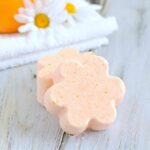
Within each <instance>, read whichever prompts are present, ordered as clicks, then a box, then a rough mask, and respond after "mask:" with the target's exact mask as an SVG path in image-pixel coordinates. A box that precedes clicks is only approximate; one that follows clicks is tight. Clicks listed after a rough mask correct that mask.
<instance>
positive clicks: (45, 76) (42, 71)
mask: <svg viewBox="0 0 150 150" xmlns="http://www.w3.org/2000/svg"><path fill="white" fill-rule="evenodd" d="M90 55H93V53H91V52H86V53H82V54H81V53H79V52H78V51H77V50H75V49H71V48H68V49H63V50H61V51H60V52H59V53H58V54H57V55H55V56H45V57H43V58H41V59H40V60H39V61H38V64H37V68H38V73H37V99H38V101H39V102H40V103H41V104H42V105H43V97H44V94H45V92H46V91H47V89H48V88H50V87H51V86H52V85H53V80H52V78H51V76H52V74H53V72H54V71H55V70H56V68H57V67H58V66H59V65H60V64H61V63H62V62H64V61H65V60H69V59H75V60H78V61H79V62H81V63H84V62H86V61H87V60H88V59H89V57H90Z"/></svg>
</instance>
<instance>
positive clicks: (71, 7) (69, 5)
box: [65, 3, 76, 14]
mask: <svg viewBox="0 0 150 150" xmlns="http://www.w3.org/2000/svg"><path fill="white" fill-rule="evenodd" d="M65 10H66V11H67V12H68V13H69V14H74V13H76V6H75V5H74V4H72V3H67V4H66V7H65Z"/></svg>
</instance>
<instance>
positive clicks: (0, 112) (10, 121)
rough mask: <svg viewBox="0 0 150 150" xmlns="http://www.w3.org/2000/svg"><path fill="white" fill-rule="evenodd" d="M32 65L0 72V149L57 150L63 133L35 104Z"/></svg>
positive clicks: (33, 69)
mask: <svg viewBox="0 0 150 150" xmlns="http://www.w3.org/2000/svg"><path fill="white" fill-rule="evenodd" d="M34 74H35V64H34V65H27V66H24V67H20V68H16V69H11V70H7V71H3V72H0V79H1V80H0V150H33V149H34V150H41V149H42V150H48V149H59V146H60V143H61V138H62V136H63V132H62V131H61V130H60V128H59V125H58V123H57V120H56V118H55V117H54V116H51V115H50V114H48V113H47V112H46V111H45V109H44V108H42V106H40V105H39V104H38V103H37V101H36V79H35V75H34Z"/></svg>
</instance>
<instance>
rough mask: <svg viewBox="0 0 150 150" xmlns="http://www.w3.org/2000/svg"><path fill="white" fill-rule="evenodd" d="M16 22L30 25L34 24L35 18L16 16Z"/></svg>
mask: <svg viewBox="0 0 150 150" xmlns="http://www.w3.org/2000/svg"><path fill="white" fill-rule="evenodd" d="M14 18H15V20H16V21H18V22H20V23H28V22H33V18H31V17H28V16H26V15H23V14H18V15H15V16H14Z"/></svg>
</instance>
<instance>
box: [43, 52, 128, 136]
mask: <svg viewBox="0 0 150 150" xmlns="http://www.w3.org/2000/svg"><path fill="white" fill-rule="evenodd" d="M53 80H54V85H53V86H52V87H51V88H49V89H48V90H47V92H46V94H45V97H44V104H45V107H46V108H47V110H48V111H49V112H52V113H55V114H56V115H57V116H58V118H59V122H60V126H61V128H62V129H63V130H64V131H65V132H67V133H69V134H80V133H82V132H83V131H85V130H86V129H92V130H103V129H106V128H108V127H109V126H110V125H111V124H112V123H113V121H114V120H115V118H116V106H118V104H119V103H120V102H121V100H122V99H123V97H124V94H125V86H124V83H123V82H122V80H121V79H120V78H117V77H113V76H110V75H109V74H108V63H107V62H106V60H105V59H103V58H102V57H99V56H95V55H91V56H90V57H89V59H88V61H86V62H85V63H80V62H79V61H75V60H68V61H66V62H64V63H62V64H61V65H60V66H59V67H58V69H57V71H55V74H53Z"/></svg>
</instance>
